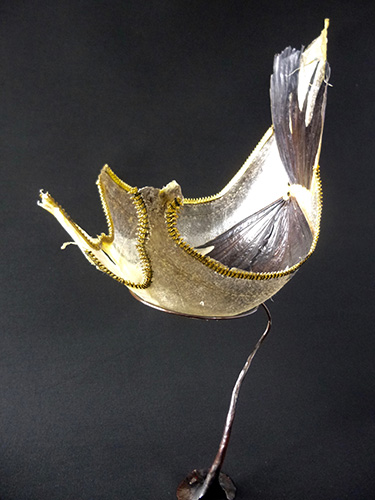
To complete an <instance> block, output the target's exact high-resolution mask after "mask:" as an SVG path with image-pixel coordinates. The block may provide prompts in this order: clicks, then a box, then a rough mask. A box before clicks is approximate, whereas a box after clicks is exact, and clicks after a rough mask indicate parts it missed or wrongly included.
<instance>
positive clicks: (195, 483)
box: [177, 304, 272, 500]
mask: <svg viewBox="0 0 375 500" xmlns="http://www.w3.org/2000/svg"><path fill="white" fill-rule="evenodd" d="M262 306H263V309H264V310H265V312H266V314H267V320H268V321H267V326H266V329H265V330H264V332H263V334H262V336H261V337H260V339H259V340H258V342H257V343H256V345H255V347H254V349H253V351H252V352H251V354H250V356H249V357H248V358H247V360H246V363H245V364H244V366H243V368H242V370H241V372H240V374H239V376H238V378H237V382H236V384H235V386H234V388H233V391H232V397H231V400H230V405H229V410H228V414H227V419H226V422H225V427H224V432H223V436H222V438H221V442H220V446H219V449H218V451H217V454H216V457H215V460H214V462H213V464H212V465H211V468H210V469H208V470H194V471H193V472H191V473H190V474H189V475H188V476H187V477H186V478H185V479H184V480H183V481H182V482H181V483H180V485H179V487H178V488H177V498H178V500H200V499H204V500H225V499H226V500H233V499H234V497H235V495H236V487H235V485H234V483H233V481H232V480H231V479H230V477H229V476H227V475H226V474H224V473H222V472H221V467H222V465H223V462H224V458H225V454H226V452H227V449H228V444H229V438H230V435H231V432H232V426H233V421H234V417H235V413H236V405H237V400H238V395H239V392H240V389H241V385H242V382H243V380H244V378H245V376H246V374H247V372H248V370H249V368H250V365H251V362H252V360H253V358H254V356H255V354H256V353H257V351H258V349H259V347H260V346H261V345H262V342H263V340H264V339H265V338H266V336H267V334H268V332H269V331H270V329H271V324H272V319H271V314H270V312H269V310H268V308H267V306H266V305H265V304H262Z"/></svg>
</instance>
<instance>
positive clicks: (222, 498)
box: [177, 469, 236, 500]
mask: <svg viewBox="0 0 375 500" xmlns="http://www.w3.org/2000/svg"><path fill="white" fill-rule="evenodd" d="M207 473H208V470H205V469H203V470H193V472H191V473H190V474H189V475H188V476H187V477H186V478H185V479H184V480H183V481H182V482H181V483H180V485H179V487H178V488H177V498H178V500H199V499H202V500H233V499H234V497H235V496H236V487H235V486H234V483H233V481H232V480H231V478H230V477H229V476H227V475H226V474H224V473H223V472H220V474H219V478H218V480H216V481H215V482H214V483H213V484H212V486H211V487H210V488H209V490H207V491H206V493H203V488H202V486H203V483H204V480H205V479H206V476H207Z"/></svg>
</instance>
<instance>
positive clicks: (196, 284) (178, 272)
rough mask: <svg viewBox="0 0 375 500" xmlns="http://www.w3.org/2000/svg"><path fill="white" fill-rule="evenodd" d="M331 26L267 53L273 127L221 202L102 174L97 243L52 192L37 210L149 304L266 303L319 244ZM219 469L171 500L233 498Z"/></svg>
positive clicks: (232, 306)
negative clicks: (103, 228) (102, 227)
mask: <svg viewBox="0 0 375 500" xmlns="http://www.w3.org/2000/svg"><path fill="white" fill-rule="evenodd" d="M328 24H329V23H328V20H326V21H325V26H324V29H323V30H322V32H321V34H320V36H319V37H318V38H317V39H316V40H314V41H313V42H312V43H311V44H310V45H309V46H308V47H307V48H306V49H305V50H303V49H302V50H296V49H292V48H290V47H288V48H286V49H285V50H284V51H283V52H281V54H279V55H276V56H275V59H274V69H273V75H272V76H271V90H270V96H271V111H272V121H273V125H272V126H271V128H270V129H269V130H268V131H267V132H266V134H265V135H264V137H263V138H262V140H261V141H260V143H259V144H258V146H257V147H256V148H255V150H254V151H253V153H252V154H251V155H250V157H249V158H248V160H247V161H246V162H245V164H244V165H243V167H242V168H241V169H240V170H239V171H238V173H237V174H236V175H235V176H234V177H233V179H232V180H231V181H230V182H229V183H228V184H227V186H225V187H224V189H223V190H222V191H220V193H218V194H217V195H214V196H210V197H207V198H200V199H184V197H183V194H182V191H181V188H180V186H179V185H178V184H177V182H175V181H172V182H170V183H169V184H168V185H167V186H165V187H164V188H162V189H157V188H153V187H144V188H142V189H138V188H136V187H132V186H129V185H128V184H126V183H125V182H123V181H122V180H120V179H119V178H118V177H117V176H116V175H115V174H114V172H112V170H111V169H110V168H109V167H108V166H105V167H103V169H102V171H101V173H100V176H99V179H98V182H97V184H98V188H99V193H100V197H101V201H102V205H103V209H104V212H105V215H106V218H107V222H108V234H104V233H102V234H101V235H100V236H98V237H96V238H92V237H90V236H89V235H88V234H87V233H86V232H85V231H84V230H83V229H81V228H80V227H79V226H78V225H77V224H76V223H75V222H73V221H72V220H71V219H70V217H69V216H68V215H67V214H66V212H65V211H64V210H63V209H62V208H61V207H60V206H59V205H58V204H57V203H56V202H55V200H54V199H53V198H52V197H51V196H50V195H49V194H48V193H45V192H43V191H41V194H40V201H39V202H38V203H39V205H40V206H41V207H42V208H44V209H46V210H47V211H49V212H50V213H51V214H52V215H54V216H55V217H56V219H57V220H58V221H59V222H60V223H61V225H62V226H63V227H64V228H65V229H66V230H67V232H68V233H69V234H70V236H71V237H72V239H73V241H74V243H75V244H76V245H77V246H78V247H79V248H80V250H81V251H82V252H83V254H84V255H85V257H86V258H87V259H88V260H89V261H90V263H91V264H93V265H95V266H96V268H97V269H99V270H100V271H103V272H105V273H107V274H108V275H110V276H111V277H113V278H114V279H116V280H117V281H119V282H120V283H122V284H124V285H126V286H127V287H128V288H129V289H130V291H131V293H132V294H133V295H134V296H135V297H136V298H138V299H139V300H141V301H142V302H144V303H146V304H147V305H150V306H153V307H156V308H158V309H161V310H165V311H168V312H172V313H176V314H182V315H187V316H190V317H200V318H209V319H221V318H235V317H239V316H242V315H246V314H248V313H249V312H251V311H253V310H254V309H256V308H257V307H258V306H260V305H261V304H262V305H263V303H264V302H265V301H266V300H267V299H269V298H270V297H271V296H273V295H274V294H275V293H276V292H277V291H278V290H279V289H280V288H281V287H282V286H284V285H285V284H286V283H287V281H289V279H290V278H291V277H292V276H293V275H294V274H295V272H296V271H297V270H298V269H299V267H300V266H301V265H302V264H303V263H304V262H305V261H306V260H307V259H308V258H309V257H310V255H311V254H312V252H313V251H314V249H315V247H316V244H317V240H318V237H319V225H320V218H321V211H322V191H321V182H320V176H319V164H318V161H319V155H320V148H321V140H322V131H323V124H324V113H325V105H326V95H327V86H328V79H329V74H330V68H329V65H328V63H327V60H326V53H327V30H328ZM263 307H264V308H265V310H266V312H267V316H268V326H267V329H266V331H265V333H264V334H263V336H262V338H261V339H260V341H259V342H258V344H257V346H256V348H255V349H254V351H253V353H252V354H251V355H250V357H249V358H248V360H247V364H245V367H244V370H243V371H242V372H241V374H242V375H240V378H239V380H240V379H241V380H240V382H239V385H238V387H237V389H238V390H239V387H240V385H241V382H242V380H243V377H244V376H245V374H246V372H247V369H248V367H249V366H250V363H251V360H252V358H253V356H254V354H255V352H256V351H257V349H258V348H259V346H260V343H261V342H262V341H263V338H264V337H265V335H266V334H267V333H268V331H269V327H270V324H271V319H270V316H269V312H268V309H267V308H266V307H265V306H264V305H263ZM235 391H236V388H235ZM234 393H235V392H234ZM237 396H238V392H237ZM237 396H236V397H235V398H234V400H233V401H234V407H232V410H234V409H235V400H236V398H237ZM232 399H233V397H232ZM233 401H232V402H233ZM231 406H232V405H231ZM233 416H234V413H233ZM229 420H230V419H229ZM228 422H229V421H227V423H228ZM231 422H233V419H232V420H231ZM228 425H229V424H228ZM230 427H231V423H230ZM228 430H229V435H230V428H229V429H227V431H228ZM228 439H229V438H228ZM226 445H227V442H226ZM224 455H225V450H224ZM222 458H223V457H221V458H220V460H221V463H222ZM220 460H219V461H220ZM220 466H221V464H220ZM220 466H217V467H216V468H214V469H215V470H213V468H211V470H210V472H209V473H208V475H207V472H205V473H204V474H203V475H202V473H200V472H197V471H195V473H193V475H192V476H189V479H188V480H187V481H185V482H183V483H182V485H181V486H180V488H179V493H178V495H179V497H178V498H179V499H180V500H184V499H191V500H198V499H199V498H203V497H204V498H206V495H207V494H210V491H211V493H212V488H214V487H215V488H217V487H218V484H219V482H220V485H219V486H220V488H222V489H224V491H225V495H226V497H227V498H228V499H231V498H234V489H233V488H234V487H233V485H232V484H231V482H230V480H229V479H226V477H224V476H223V475H221V476H220V475H219V473H220ZM214 476H215V477H214ZM210 481H211V482H210Z"/></svg>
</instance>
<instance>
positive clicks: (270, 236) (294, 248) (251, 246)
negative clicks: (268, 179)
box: [204, 197, 313, 272]
mask: <svg viewBox="0 0 375 500" xmlns="http://www.w3.org/2000/svg"><path fill="white" fill-rule="evenodd" d="M312 241H313V236H312V234H311V231H310V228H309V225H308V222H307V221H306V218H305V216H304V214H303V212H302V210H301V209H300V207H299V205H298V203H297V201H296V200H295V198H293V197H290V198H288V199H286V200H284V198H280V199H278V200H276V201H275V202H273V203H271V204H270V205H268V206H267V207H265V208H264V209H262V210H259V212H256V213H255V214H253V215H250V216H249V217H246V219H244V220H243V221H241V222H239V223H238V224H236V225H235V226H233V227H232V228H231V229H229V230H228V231H226V232H225V233H223V234H221V235H219V236H218V237H216V238H215V239H213V240H211V241H208V242H207V243H206V244H205V245H204V247H210V246H213V247H214V248H213V250H211V252H209V253H207V255H208V256H209V257H212V258H213V259H215V260H217V261H219V262H221V263H222V264H224V265H226V266H228V267H230V268H232V267H236V268H238V269H242V270H244V271H252V272H277V271H284V270H285V269H287V268H290V267H292V266H293V265H295V264H297V263H298V262H300V261H301V260H303V259H304V258H305V257H306V256H307V254H308V253H309V251H310V248H311V245H312Z"/></svg>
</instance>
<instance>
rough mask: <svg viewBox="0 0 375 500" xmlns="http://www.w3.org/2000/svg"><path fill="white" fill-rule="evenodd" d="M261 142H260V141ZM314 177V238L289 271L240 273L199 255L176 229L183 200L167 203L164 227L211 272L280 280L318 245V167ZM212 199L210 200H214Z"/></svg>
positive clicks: (321, 200)
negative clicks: (316, 208) (315, 183)
mask: <svg viewBox="0 0 375 500" xmlns="http://www.w3.org/2000/svg"><path fill="white" fill-rule="evenodd" d="M261 142H262V141H261ZM315 176H316V182H317V189H318V214H317V223H316V227H315V228H314V229H315V230H314V237H313V241H312V244H311V247H310V251H309V253H308V254H307V255H306V257H305V258H304V259H302V260H301V261H300V262H298V263H297V264H295V265H294V266H292V267H291V268H289V269H286V270H284V271H276V272H265V273H254V272H251V271H242V270H241V269H235V268H229V267H228V266H225V265H224V264H221V263H220V262H219V261H217V260H215V259H213V258H211V257H209V256H207V255H203V254H201V253H199V252H198V251H197V250H196V249H195V248H194V247H192V246H191V245H190V244H189V243H187V242H186V241H185V240H184V239H183V237H182V236H181V234H180V232H179V230H178V228H177V220H178V216H179V212H180V210H181V208H182V207H183V205H184V200H182V199H181V198H176V199H175V200H173V201H172V202H171V203H169V205H168V207H167V210H166V213H165V219H166V225H167V230H168V234H169V236H170V237H171V238H172V239H173V240H174V242H175V243H176V244H177V245H178V246H179V247H180V248H182V250H184V251H185V252H186V253H187V254H188V255H191V256H192V257H193V258H195V259H197V260H198V261H199V262H201V263H202V264H204V265H205V266H207V267H209V268H210V269H212V270H213V271H215V272H216V273H218V274H221V275H223V276H228V277H229V278H237V279H247V280H270V279H274V278H281V277H283V276H288V275H291V274H293V273H294V272H295V271H297V269H299V268H300V267H301V266H302V264H304V263H305V262H306V261H307V260H308V259H309V257H310V256H311V254H312V253H313V252H314V250H315V248H316V245H317V243H318V239H319V234H320V220H321V215H322V205H323V191H322V184H321V180H320V173H319V166H317V168H316V169H315ZM214 198H215V197H213V198H212V199H214ZM185 201H186V200H185ZM209 201H211V200H209Z"/></svg>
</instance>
